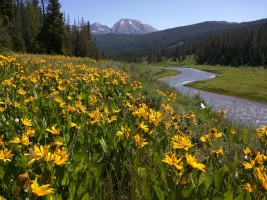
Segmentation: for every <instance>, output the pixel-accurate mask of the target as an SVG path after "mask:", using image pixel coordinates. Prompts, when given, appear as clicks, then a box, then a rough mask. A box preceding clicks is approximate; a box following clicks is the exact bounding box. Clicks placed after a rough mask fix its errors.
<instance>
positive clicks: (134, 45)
mask: <svg viewBox="0 0 267 200" xmlns="http://www.w3.org/2000/svg"><path fill="white" fill-rule="evenodd" d="M266 22H267V19H261V20H256V21H251V22H242V23H233V22H225V21H208V22H202V23H198V24H193V25H188V26H181V27H176V28H171V29H166V30H162V31H157V32H153V33H149V34H136V35H134V34H111V33H109V34H105V35H94V38H95V44H96V46H97V48H98V49H99V50H100V51H101V52H102V53H104V54H105V55H108V56H110V55H116V54H117V55H119V54H123V53H125V52H127V53H128V54H136V53H137V54H144V53H149V52H151V51H153V50H155V49H158V50H159V49H164V48H170V47H173V48H174V47H176V46H177V45H179V44H190V43H195V42H199V41H201V40H204V39H206V38H208V37H210V36H213V35H217V34H222V33H225V32H229V31H232V30H235V29H240V28H242V29H243V28H244V29H250V28H256V27H259V26H260V25H262V24H263V23H266Z"/></svg>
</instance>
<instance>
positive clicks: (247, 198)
mask: <svg viewBox="0 0 267 200" xmlns="http://www.w3.org/2000/svg"><path fill="white" fill-rule="evenodd" d="M246 200H251V196H250V193H249V191H246Z"/></svg>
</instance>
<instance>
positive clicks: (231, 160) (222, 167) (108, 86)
mask: <svg viewBox="0 0 267 200" xmlns="http://www.w3.org/2000/svg"><path fill="white" fill-rule="evenodd" d="M116 66H120V67H119V68H118V67H116ZM150 70H151V69H147V68H144V67H140V68H139V67H138V66H128V65H124V64H118V63H105V62H96V61H94V60H90V59H81V58H70V57H62V56H40V55H10V56H2V55H0V74H1V76H0V77H1V83H2V84H1V85H0V87H1V90H0V115H1V118H0V127H1V129H0V197H1V198H6V199H41V198H42V196H44V199H51V198H52V197H53V199H83V200H87V199H160V200H162V199H177V198H179V199H196V198H197V199H212V198H216V199H234V198H235V199H261V198H263V197H264V196H265V195H266V192H267V187H266V177H267V175H266V174H267V169H266V165H265V163H266V160H267V156H266V139H267V138H266V129H267V128H266V127H265V126H264V127H261V128H259V129H257V130H256V131H253V130H252V129H247V128H242V127H240V126H238V125H237V124H234V123H231V122H227V121H225V120H224V119H223V116H224V115H225V112H227V111H225V110H219V111H218V112H217V113H212V112H211V110H210V109H209V108H206V109H199V105H200V102H201V99H200V98H199V97H195V98H194V99H191V98H189V97H184V96H181V95H180V94H179V93H177V92H176V91H175V90H174V89H173V88H169V87H168V86H167V85H165V84H163V83H160V82H158V81H157V80H156V79H155V78H153V77H152V76H151V75H150V72H151V71H150ZM254 132H257V135H256V134H254Z"/></svg>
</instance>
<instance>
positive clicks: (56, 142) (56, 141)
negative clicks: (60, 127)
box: [53, 139, 64, 146]
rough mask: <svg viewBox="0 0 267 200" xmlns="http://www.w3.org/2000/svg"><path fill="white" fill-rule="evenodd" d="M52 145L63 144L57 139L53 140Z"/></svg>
mask: <svg viewBox="0 0 267 200" xmlns="http://www.w3.org/2000/svg"><path fill="white" fill-rule="evenodd" d="M53 145H55V146H63V145H64V143H63V142H61V141H59V140H58V139H55V140H54V142H53Z"/></svg>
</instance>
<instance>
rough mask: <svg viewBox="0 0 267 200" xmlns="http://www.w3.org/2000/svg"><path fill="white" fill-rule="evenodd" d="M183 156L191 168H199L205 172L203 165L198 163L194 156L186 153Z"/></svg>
mask: <svg viewBox="0 0 267 200" xmlns="http://www.w3.org/2000/svg"><path fill="white" fill-rule="evenodd" d="M185 157H186V162H187V164H188V165H190V166H191V167H192V168H193V169H200V170H201V171H203V172H205V170H204V168H205V165H204V164H202V163H198V162H197V159H196V158H195V156H192V155H189V154H186V155H185Z"/></svg>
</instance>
